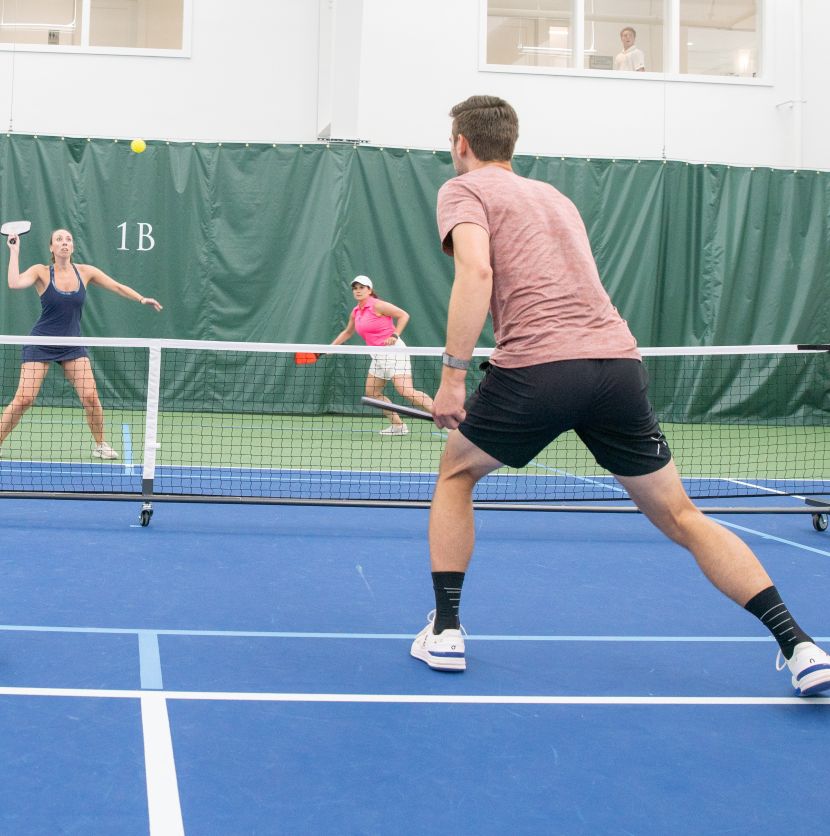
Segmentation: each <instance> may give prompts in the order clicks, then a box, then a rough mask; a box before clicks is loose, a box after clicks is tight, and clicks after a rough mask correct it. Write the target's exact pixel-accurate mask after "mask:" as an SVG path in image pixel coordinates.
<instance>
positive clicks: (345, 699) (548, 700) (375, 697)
mask: <svg viewBox="0 0 830 836" xmlns="http://www.w3.org/2000/svg"><path fill="white" fill-rule="evenodd" d="M0 696H11V697H78V698H84V699H130V700H132V699H138V700H141V704H142V711H144V706H145V704H146V705H147V706H148V708H149V709H150V711H151V712H152V711H158V708H157V706H158V705H159V704H160V705H162V706H164V702H165V700H185V701H207V702H214V701H216V702H219V701H222V702H321V703H400V704H412V703H423V704H449V705H806V706H816V705H830V697H807V698H804V697H686V696H666V697H653V696H619V697H610V696H591V695H584V696H548V695H544V694H528V695H525V694H515V695H505V694H314V693H312V694H292V693H269V692H261V693H260V692H235V691H158V692H156V693H153V694H148V693H147V692H146V691H131V690H124V691H120V690H106V689H94V688H90V689H84V688H0ZM163 710H164V716H163V718H162V717H159V716H152V717H151V719H152V722H153V723H154V724H155V725H152V726H151V731H153V732H154V733H156V734H158V732H159V729H158V728H157V726H158V724H159V723H160V722H161V721H162V720H163V721H164V722H165V723H167V708H166V706H164V709H163ZM161 732H162V736H163V729H161ZM169 732H170V726H169V723H167V739H168V741H169V739H170V738H169ZM147 737H148V734H147V732H146V730H145V741H146V739H147ZM154 742H155V743H159V744H163V743H164V741H163V740H158V739H154ZM145 745H146V743H145ZM172 753H173V750H172V745H171V746H170V748H169V759H168V763H167V767H168V768H169V767H170V766H171V765H172V763H173V761H172V757H173V754H172ZM153 754H154V756H155V755H159V754H162V752H161V746H160V749H159V752H155V751H154V752H153ZM159 765H160V766H164V764H159ZM173 777H174V779H175V770H174V775H173ZM149 780H150V779H149V777H148V782H149ZM166 786H169V784H168V785H166ZM148 789H149V788H148ZM154 789H155V788H154ZM177 798H178V793H177ZM159 832H162V831H159ZM170 832H171V833H172V832H174V831H170Z"/></svg>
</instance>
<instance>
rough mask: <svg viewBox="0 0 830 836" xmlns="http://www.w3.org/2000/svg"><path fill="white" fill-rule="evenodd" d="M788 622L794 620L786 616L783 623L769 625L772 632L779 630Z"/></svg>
mask: <svg viewBox="0 0 830 836" xmlns="http://www.w3.org/2000/svg"><path fill="white" fill-rule="evenodd" d="M788 621H792V618H791V617H790V616H789V615H785V616H784V618H782V619H781V621H776V622H775V624H772V623H770V624H767V627H769V629H770V630H777V629H778V628H779V627H780V626H781V625H782V624H786V623H787V622H788Z"/></svg>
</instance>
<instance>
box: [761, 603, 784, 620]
mask: <svg viewBox="0 0 830 836" xmlns="http://www.w3.org/2000/svg"><path fill="white" fill-rule="evenodd" d="M783 606H784V603H783V601H782V602H781V603H780V604H776V605H775V606H774V607H770V608H769V609H768V610H767V611H766V612H765V613H764V614H763V615H762V616H761V621H763V620H764V619H765V618H766V617H767V616H768V615H769V614H770V613H771V612H772V611H773V610H777V609H778V608H779V607H783Z"/></svg>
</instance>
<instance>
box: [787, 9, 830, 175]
mask: <svg viewBox="0 0 830 836" xmlns="http://www.w3.org/2000/svg"><path fill="white" fill-rule="evenodd" d="M828 33H830V3H828V2H827V0H804V25H803V41H802V54H803V56H804V65H803V84H802V95H801V96H796V97H795V98H803V99H804V100H805V101H804V103H803V104H802V105H800V107H801V108H802V111H803V121H804V130H803V133H802V137H801V142H802V152H803V165H804V167H805V168H821V169H827V168H830V141H828V137H830V90H828V87H830V85H828V80H830V61H828V57H827V37H828ZM798 107H799V105H794V109H796V108H798Z"/></svg>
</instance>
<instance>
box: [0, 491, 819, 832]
mask: <svg viewBox="0 0 830 836" xmlns="http://www.w3.org/2000/svg"><path fill="white" fill-rule="evenodd" d="M139 505H140V504H139V503H138V502H136V503H134V504H133V503H117V502H95V501H87V502H80V501H78V502H76V501H62V502H60V501H50V500H11V499H8V500H4V501H3V502H0V526H2V531H3V534H2V538H3V546H2V550H1V551H0V566H2V579H3V580H2V584H0V739H2V742H3V744H2V745H3V758H2V780H0V833H2V834H15V836H17V834H58V833H72V834H115V833H117V834H147V833H151V834H153V835H154V836H158V834H176V833H188V834H283V833H284V834H316V833H320V834H331V833H338V834H340V833H343V834H410V833H411V834H421V833H423V834H427V833H435V832H444V833H453V834H491V833H492V834H502V833H510V834H537V833H539V834H606V833H607V834H704V833H705V834H710V833H711V834H714V833H724V834H726V833H728V834H766V833H798V832H816V833H821V832H825V831H826V829H827V822H828V821H829V820H830V794H828V792H827V789H826V780H827V779H826V776H827V774H828V771H830V699H827V698H811V699H806V700H805V699H798V698H795V697H793V696H792V689H791V686H790V681H789V675H788V674H787V673H786V672H780V673H779V672H776V670H775V666H774V661H775V655H776V649H777V648H776V646H775V644H774V643H773V642H772V640H771V639H770V638H769V637H768V636H767V634H766V631H765V630H764V629H763V628H762V627H761V625H760V624H759V623H758V622H757V621H756V620H755V619H754V618H752V617H751V616H749V615H748V614H747V613H745V612H743V611H742V610H741V609H740V608H738V607H736V606H735V605H733V604H731V603H730V602H728V601H727V600H726V599H724V598H723V597H722V596H721V595H720V593H718V592H716V591H715V590H714V589H712V588H711V587H710V586H709V585H708V583H707V582H706V581H705V580H704V578H703V577H702V576H701V575H700V574H699V572H698V570H697V569H696V567H695V566H694V563H693V561H692V560H691V558H690V557H688V556H687V555H686V554H685V552H683V551H682V550H681V549H680V548H678V547H677V546H674V545H672V544H670V543H669V542H667V541H665V540H663V539H662V538H661V537H660V535H659V534H657V532H656V531H655V530H653V529H652V528H651V527H650V526H649V524H648V523H647V522H646V521H645V520H644V519H643V518H642V517H640V516H639V515H634V514H624V515H623V514H620V515H610V514H583V513H569V514H554V513H529V512H495V511H483V512H479V513H478V515H477V518H476V520H477V530H478V541H477V548H476V555H475V558H474V562H473V566H472V569H471V571H470V573H469V575H468V578H467V581H466V583H465V588H464V599H463V605H462V616H463V621H464V624H465V627H466V628H467V630H468V632H469V639H468V645H467V659H468V669H467V671H466V672H465V673H463V674H442V673H438V672H434V671H431V670H429V669H428V668H427V667H426V666H425V665H423V663H421V662H418V661H416V660H414V659H412V658H411V657H410V656H409V645H410V643H411V640H412V637H413V636H414V634H415V633H416V632H418V630H419V629H420V628H421V627H422V626H423V624H424V623H425V616H426V613H427V611H428V610H429V609H431V607H432V590H431V583H430V578H429V567H428V558H427V548H426V524H427V512H426V511H424V510H415V509H413V510H396V509H371V508H319V507H318V508H314V507H296V506H295V507H279V506H270V507H261V506H238V505H233V506H225V505H199V506H195V505H187V504H175V503H164V504H160V505H158V506H157V508H156V510H155V514H154V517H153V520H152V524H151V525H150V526H149V527H146V528H142V527H140V526H139V524H138V510H139ZM722 519H723V521H724V522H725V523H726V524H727V525H729V526H730V527H732V528H733V529H734V530H736V532H737V533H738V534H740V535H741V536H743V537H744V538H745V539H746V540H747V542H748V543H749V544H750V545H751V546H752V548H753V549H755V551H756V552H757V554H758V555H759V557H760V558H761V559H762V561H763V562H764V564H765V565H766V567H767V569H768V571H769V572H770V573H771V575H772V576H773V578H774V579H775V581H776V583H777V585H778V587H779V589H780V590H781V592H782V595H783V597H784V599H785V600H786V601H787V603H788V604H789V607H790V609H791V610H792V611H793V613H794V615H795V616H796V618H797V619H798V620H799V621H800V622H801V624H802V626H804V628H805V629H807V630H808V631H809V632H812V634H813V635H814V636H815V637H816V638H817V639H818V640H823V641H824V642H825V643H826V642H828V640H830V605H828V601H829V600H830V536H828V534H827V533H826V532H825V533H820V532H818V531H815V530H814V529H813V527H812V526H811V524H810V517H809V516H808V515H778V516H774V515H743V516H737V515H733V516H724V517H723V518H722Z"/></svg>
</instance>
